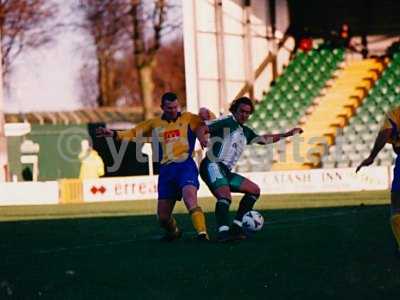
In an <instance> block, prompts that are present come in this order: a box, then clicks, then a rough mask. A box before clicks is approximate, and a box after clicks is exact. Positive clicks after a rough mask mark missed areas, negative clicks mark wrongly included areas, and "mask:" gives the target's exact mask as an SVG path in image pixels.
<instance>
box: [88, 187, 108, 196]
mask: <svg viewBox="0 0 400 300" xmlns="http://www.w3.org/2000/svg"><path fill="white" fill-rule="evenodd" d="M90 191H91V192H92V194H97V192H99V193H100V194H104V193H105V192H106V188H105V187H104V186H100V187H99V188H98V187H96V186H92V188H91V189H90Z"/></svg>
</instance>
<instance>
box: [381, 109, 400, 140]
mask: <svg viewBox="0 0 400 300" xmlns="http://www.w3.org/2000/svg"><path fill="white" fill-rule="evenodd" d="M382 129H392V135H391V137H390V139H389V141H388V143H390V144H393V145H394V146H396V147H399V146H400V106H399V107H396V108H395V109H393V110H391V111H390V112H389V113H388V114H387V115H386V119H385V122H384V123H383V126H382Z"/></svg>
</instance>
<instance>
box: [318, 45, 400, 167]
mask: <svg viewBox="0 0 400 300" xmlns="http://www.w3.org/2000/svg"><path fill="white" fill-rule="evenodd" d="M399 104H400V49H397V52H395V53H394V54H393V59H392V60H391V61H390V62H389V63H388V65H387V67H386V69H385V70H384V72H383V73H382V76H381V77H380V78H379V79H378V80H377V81H376V83H375V85H374V87H373V88H372V89H371V90H370V91H369V93H368V95H367V97H366V98H365V100H364V101H363V104H362V105H361V106H360V107H359V108H357V110H356V114H355V115H354V116H353V117H352V118H351V119H350V121H349V124H348V126H347V127H345V128H344V129H343V131H342V132H341V133H340V134H339V135H338V136H337V137H336V142H335V145H333V146H332V147H330V149H329V153H328V154H327V155H325V156H324V157H323V158H322V167H323V168H334V167H354V166H357V165H358V164H359V163H360V162H361V160H362V159H363V158H365V157H367V156H368V154H369V153H370V150H371V148H372V146H373V141H374V140H375V137H376V135H377V133H378V130H379V128H380V124H381V122H382V120H383V119H384V117H385V113H386V112H388V110H390V109H391V108H392V107H394V106H397V105H399ZM393 160H394V157H393V151H392V150H391V146H390V145H387V146H385V148H384V149H383V150H382V151H381V152H380V154H379V155H378V159H377V160H376V161H375V163H374V164H375V165H391V164H392V163H393Z"/></svg>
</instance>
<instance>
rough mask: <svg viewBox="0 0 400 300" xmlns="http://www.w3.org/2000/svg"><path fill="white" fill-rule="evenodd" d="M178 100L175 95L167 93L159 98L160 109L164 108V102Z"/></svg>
mask: <svg viewBox="0 0 400 300" xmlns="http://www.w3.org/2000/svg"><path fill="white" fill-rule="evenodd" d="M175 100H178V96H177V95H176V94H175V93H172V92H167V93H165V94H164V95H162V97H161V107H162V106H164V104H165V102H166V101H169V102H173V101H175Z"/></svg>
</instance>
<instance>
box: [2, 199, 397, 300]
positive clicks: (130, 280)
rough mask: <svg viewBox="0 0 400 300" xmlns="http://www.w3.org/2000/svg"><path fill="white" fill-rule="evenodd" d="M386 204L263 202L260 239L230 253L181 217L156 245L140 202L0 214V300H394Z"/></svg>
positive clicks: (207, 203)
mask: <svg viewBox="0 0 400 300" xmlns="http://www.w3.org/2000/svg"><path fill="white" fill-rule="evenodd" d="M387 199H388V193H387V192H377V193H353V194H319V195H312V196H311V195H297V196H295V195H291V196H274V197H271V196H268V197H265V198H263V199H261V200H260V202H259V203H258V204H257V205H258V206H257V207H256V209H257V210H259V211H260V212H261V213H262V214H263V215H264V217H265V219H266V223H265V226H264V228H263V230H262V231H261V232H259V233H257V234H255V235H254V236H252V237H251V238H250V239H249V240H247V241H243V242H237V243H230V244H217V243H200V242H196V241H194V240H192V235H193V230H192V227H191V224H190V219H189V217H188V215H187V214H177V215H176V217H177V220H178V223H179V225H180V226H181V228H182V229H183V230H184V232H185V234H184V237H183V238H182V239H181V240H179V241H177V242H174V243H161V242H159V241H158V240H157V239H158V237H159V235H160V231H159V228H158V226H157V224H156V219H155V216H154V215H136V214H137V213H142V212H143V211H144V210H145V209H148V211H149V212H151V211H154V206H152V205H153V204H149V203H150V202H149V203H146V202H140V205H142V206H143V207H142V208H140V209H139V208H138V207H137V206H138V204H137V203H136V204H135V203H131V202H126V203H101V204H97V205H83V206H82V205H80V206H77V205H75V206H55V207H52V206H47V207H13V208H12V207H3V208H1V209H0V215H1V218H2V220H3V222H1V223H0V235H1V243H0V258H1V259H0V299H207V300H209V299H340V298H342V299H394V298H398V294H399V290H400V288H399V287H400V274H399V267H400V259H398V258H396V257H395V256H394V245H395V244H394V241H393V238H392V234H391V231H390V225H389V222H388V220H389V206H388V200H387ZM202 202H203V203H202V204H203V206H204V207H206V208H207V209H208V210H210V209H212V207H213V200H211V199H205V200H202ZM151 203H154V201H153V202H151ZM361 203H363V205H360V204H361ZM235 204H237V201H236V202H235ZM140 205H139V206H140ZM333 205H339V206H337V207H329V206H333ZM177 210H178V211H181V210H182V211H183V208H182V207H181V206H179V207H178V208H177ZM124 214H125V215H124ZM43 218H47V220H38V219H43ZM207 221H208V225H209V228H210V231H211V232H213V231H212V229H213V228H215V223H214V217H213V215H212V214H207Z"/></svg>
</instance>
